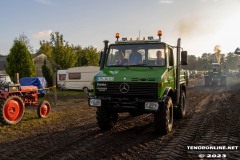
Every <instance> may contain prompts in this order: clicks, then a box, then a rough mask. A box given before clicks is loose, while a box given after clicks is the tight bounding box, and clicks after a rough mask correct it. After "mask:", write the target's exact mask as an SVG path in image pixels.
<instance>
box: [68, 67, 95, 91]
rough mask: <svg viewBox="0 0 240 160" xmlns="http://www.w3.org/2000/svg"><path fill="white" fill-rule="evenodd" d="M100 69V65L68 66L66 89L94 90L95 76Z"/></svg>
mask: <svg viewBox="0 0 240 160" xmlns="http://www.w3.org/2000/svg"><path fill="white" fill-rule="evenodd" d="M98 71H99V67H95V66H86V67H74V68H68V69H67V72H66V79H65V82H64V89H74V90H83V91H84V92H87V91H89V90H92V89H93V86H92V81H93V77H94V75H96V73H97V72H98Z"/></svg>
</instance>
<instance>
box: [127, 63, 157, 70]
mask: <svg viewBox="0 0 240 160" xmlns="http://www.w3.org/2000/svg"><path fill="white" fill-rule="evenodd" d="M128 66H131V67H132V66H134V67H142V66H147V67H149V68H151V69H153V68H152V66H148V65H147V64H145V63H142V64H132V65H128Z"/></svg>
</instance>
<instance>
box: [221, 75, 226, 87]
mask: <svg viewBox="0 0 240 160" xmlns="http://www.w3.org/2000/svg"><path fill="white" fill-rule="evenodd" d="M226 85H227V76H221V79H220V86H226Z"/></svg>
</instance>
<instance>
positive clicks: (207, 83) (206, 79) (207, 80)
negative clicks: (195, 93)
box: [204, 76, 210, 86]
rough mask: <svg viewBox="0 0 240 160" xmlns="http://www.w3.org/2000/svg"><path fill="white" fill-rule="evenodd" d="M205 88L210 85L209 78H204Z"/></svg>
mask: <svg viewBox="0 0 240 160" xmlns="http://www.w3.org/2000/svg"><path fill="white" fill-rule="evenodd" d="M204 78H205V86H209V83H210V77H209V76H205V77H204Z"/></svg>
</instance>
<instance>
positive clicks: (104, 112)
mask: <svg viewBox="0 0 240 160" xmlns="http://www.w3.org/2000/svg"><path fill="white" fill-rule="evenodd" d="M96 115H97V117H96V119H97V123H98V126H99V128H100V129H101V130H103V131H108V130H111V129H112V128H113V127H114V125H115V124H116V122H117V120H118V113H115V112H112V111H111V110H110V109H109V108H108V107H103V106H101V107H97V112H96Z"/></svg>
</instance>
